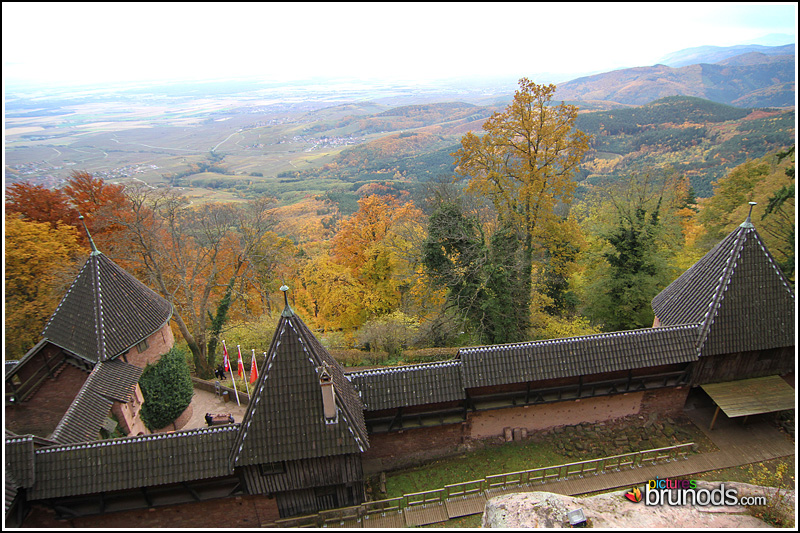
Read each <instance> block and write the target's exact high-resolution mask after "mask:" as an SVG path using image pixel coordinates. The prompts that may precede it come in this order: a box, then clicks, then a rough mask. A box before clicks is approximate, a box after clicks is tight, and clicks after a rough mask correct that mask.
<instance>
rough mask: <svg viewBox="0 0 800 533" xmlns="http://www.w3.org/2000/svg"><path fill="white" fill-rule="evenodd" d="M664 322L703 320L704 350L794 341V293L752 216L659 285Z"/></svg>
mask: <svg viewBox="0 0 800 533" xmlns="http://www.w3.org/2000/svg"><path fill="white" fill-rule="evenodd" d="M652 306H653V311H654V312H655V315H656V317H658V320H659V322H660V323H661V325H665V326H669V325H673V324H684V323H688V322H694V323H698V324H700V329H699V330H698V341H697V343H698V347H699V348H700V350H701V353H702V355H714V354H722V353H735V352H740V351H747V350H762V349H768V348H777V347H782V346H794V343H795V340H794V293H793V291H792V289H791V287H790V286H789V283H788V282H787V281H786V278H785V277H784V276H783V274H782V273H781V271H780V269H778V267H777V265H776V264H775V261H774V259H773V258H772V256H771V255H770V253H769V251H767V248H766V246H764V243H763V242H762V241H761V238H760V237H759V235H758V232H757V231H756V229H755V228H754V227H753V224H752V223H750V218H749V217H748V219H747V221H745V223H743V224H742V225H741V226H739V227H738V228H736V229H735V230H734V231H732V232H731V233H730V234H728V236H727V237H725V239H723V240H722V241H721V242H720V243H719V244H717V246H715V247H714V248H713V249H712V250H711V251H710V252H708V253H707V254H706V255H705V256H703V257H702V258H701V259H700V260H699V261H698V262H697V263H695V264H694V265H693V266H692V267H691V268H689V270H687V271H686V272H684V273H683V274H682V275H681V276H680V277H679V278H678V279H676V280H675V281H674V282H672V283H671V284H670V285H669V286H668V287H667V288H666V289H664V290H663V291H661V293H659V294H658V295H657V296H656V297H655V298H653V302H652Z"/></svg>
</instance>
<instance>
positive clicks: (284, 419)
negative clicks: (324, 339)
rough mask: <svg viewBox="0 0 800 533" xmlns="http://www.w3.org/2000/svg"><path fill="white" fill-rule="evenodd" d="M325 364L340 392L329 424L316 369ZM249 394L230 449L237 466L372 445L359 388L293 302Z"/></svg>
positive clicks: (331, 452)
mask: <svg viewBox="0 0 800 533" xmlns="http://www.w3.org/2000/svg"><path fill="white" fill-rule="evenodd" d="M323 363H325V364H327V366H328V371H329V372H330V374H331V377H332V381H333V387H334V390H335V393H336V406H337V408H338V417H337V422H336V423H335V424H331V423H327V422H326V420H325V416H324V413H323V403H322V391H321V387H320V382H319V376H318V373H317V372H318V371H317V369H318V368H319V367H320V366H322V364H323ZM250 398H251V399H250V403H249V405H248V407H247V411H246V413H245V415H244V418H243V419H242V423H241V430H240V432H239V435H238V437H237V440H236V443H235V444H234V446H233V449H232V451H231V456H230V459H231V462H232V465H233V466H245V465H253V464H259V463H269V462H275V461H285V460H296V459H304V458H310V457H325V456H331V455H340V454H349V453H358V452H363V451H366V449H367V448H368V447H369V441H368V438H367V428H366V425H365V423H364V413H363V409H364V406H363V404H362V403H361V400H360V399H359V398H358V393H356V391H355V389H354V388H353V385H352V384H351V383H350V382H349V381H348V380H347V378H345V376H344V372H343V371H342V369H341V367H340V366H339V364H338V363H337V362H336V360H335V359H334V358H333V357H332V356H331V355H330V354H329V353H328V351H327V350H326V349H325V348H324V347H323V346H322V345H321V344H320V343H319V341H318V340H317V339H316V338H315V337H314V334H313V333H311V331H310V330H309V329H308V327H307V326H306V325H305V323H303V321H302V320H301V319H300V318H299V317H298V316H296V315H295V314H294V313H293V312H292V311H291V309H290V308H289V307H288V305H287V307H286V310H285V311H284V312H283V314H282V316H281V319H280V321H279V322H278V327H277V329H276V330H275V335H274V336H273V338H272V343H271V345H270V348H269V351H268V352H267V358H266V360H265V361H264V363H263V364H262V366H261V368H260V369H259V377H258V381H256V383H255V386H254V387H253V392H252V394H251V396H250Z"/></svg>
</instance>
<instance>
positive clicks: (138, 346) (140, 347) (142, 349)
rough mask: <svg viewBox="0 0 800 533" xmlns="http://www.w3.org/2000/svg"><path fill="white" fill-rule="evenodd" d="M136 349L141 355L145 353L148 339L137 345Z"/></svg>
mask: <svg viewBox="0 0 800 533" xmlns="http://www.w3.org/2000/svg"><path fill="white" fill-rule="evenodd" d="M136 349H137V350H139V353H144V351H145V350H147V339H145V340H143V341H142V342H140V343H139V344H137V345H136Z"/></svg>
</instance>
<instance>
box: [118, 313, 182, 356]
mask: <svg viewBox="0 0 800 533" xmlns="http://www.w3.org/2000/svg"><path fill="white" fill-rule="evenodd" d="M169 324H170V323H169V321H167V323H166V324H164V326H163V327H162V328H161V329H160V330H158V331H156V332H155V333H153V334H152V335H150V336H149V337H148V338H147V349H146V350H144V351H143V352H141V353H139V350H138V348H137V347H136V346H134V347H133V348H131V349H130V350H128V352H127V353H126V354H125V359H124V360H126V361H127V362H128V363H130V364H132V365H135V366H138V367H139V368H144V367H146V366H147V365H148V364H149V363H155V362H156V361H158V359H159V358H160V357H161V356H162V355H163V354H165V353H167V352H168V351H170V349H171V348H172V347H173V346H174V344H175V336H174V335H173V334H172V328H171V327H170V325H169Z"/></svg>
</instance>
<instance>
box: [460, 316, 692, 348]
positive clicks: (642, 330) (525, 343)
mask: <svg viewBox="0 0 800 533" xmlns="http://www.w3.org/2000/svg"><path fill="white" fill-rule="evenodd" d="M697 325H698V323H697V322H685V323H683V324H672V325H669V326H658V327H655V328H654V327H645V328H636V329H626V330H622V331H603V332H600V333H590V334H588V335H575V336H574V337H557V338H554V339H539V340H535V341H522V342H509V343H504V344H482V345H480V346H464V347H463V348H459V349H458V351H459V352H461V351H462V350H481V349H487V348H489V349H495V350H496V349H502V348H513V347H518V346H531V345H534V344H541V343H554V342H562V343H563V342H573V341H575V340H579V339H590V338H604V337H610V336H612V335H626V336H628V335H631V334H646V333H648V332H651V331H659V330H662V331H663V330H667V329H678V328H689V327H697Z"/></svg>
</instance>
